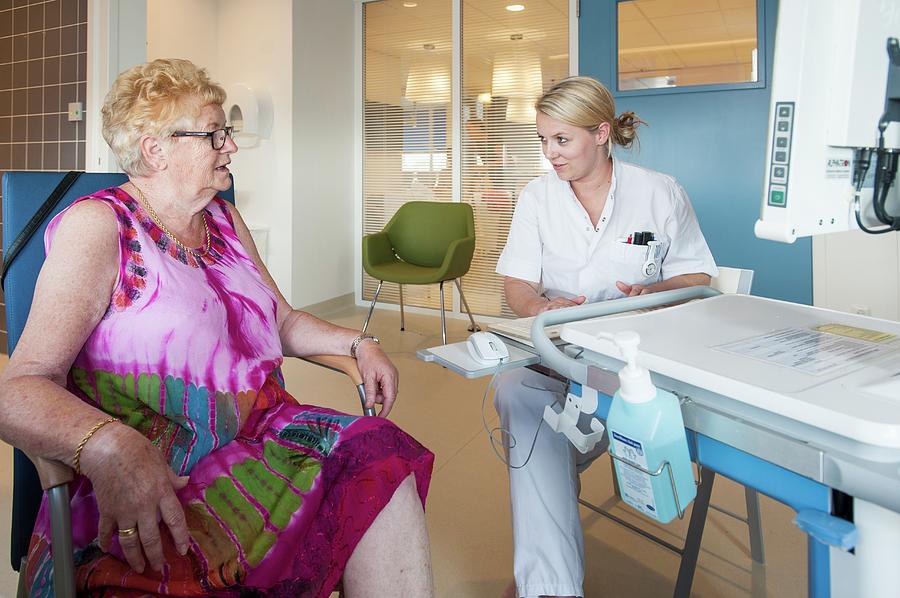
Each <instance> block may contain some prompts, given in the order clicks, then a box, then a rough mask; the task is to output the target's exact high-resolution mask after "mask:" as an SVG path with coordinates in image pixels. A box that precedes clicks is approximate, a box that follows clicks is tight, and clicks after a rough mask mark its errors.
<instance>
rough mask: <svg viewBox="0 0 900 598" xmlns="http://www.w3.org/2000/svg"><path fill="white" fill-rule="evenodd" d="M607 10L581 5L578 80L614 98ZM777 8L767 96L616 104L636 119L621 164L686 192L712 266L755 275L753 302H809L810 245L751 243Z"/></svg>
mask: <svg viewBox="0 0 900 598" xmlns="http://www.w3.org/2000/svg"><path fill="white" fill-rule="evenodd" d="M613 1H614V0H581V18H580V21H579V31H578V36H579V49H578V60H579V64H580V71H581V74H584V75H590V76H592V77H595V78H597V79H598V80H600V81H601V82H603V83H604V84H605V85H607V86H608V87H609V88H610V89H613V83H614V82H613V81H612V63H613V51H614V50H613V31H614V29H613V23H612V19H613V15H614V14H615V13H614V11H613V8H614V7H613ZM776 13H777V3H776V0H765V15H764V17H765V19H764V21H765V30H766V60H767V65H766V73H765V75H766V81H767V85H766V87H763V88H759V89H735V90H726V91H698V92H691V93H661V94H658V95H642V96H623V97H619V98H617V99H616V109H617V111H618V112H623V111H626V110H633V111H634V112H635V113H636V114H637V115H638V116H640V117H641V118H642V119H643V120H645V121H647V122H648V123H649V124H650V126H648V127H641V128H640V129H639V131H640V140H641V145H640V150H639V151H633V152H625V153H622V154H621V156H622V158H623V159H625V160H628V161H632V162H637V163H639V164H643V165H645V166H647V167H649V168H653V169H655V170H659V171H661V172H665V173H667V174H671V175H673V176H675V177H676V178H677V179H678V180H679V182H680V183H681V184H682V185H683V186H684V188H685V189H686V190H687V192H688V195H689V196H690V198H691V202H692V203H693V205H694V209H695V210H696V212H697V216H698V218H699V219H700V226H701V227H702V229H703V234H704V235H705V236H706V240H707V242H708V243H709V245H710V248H711V249H712V252H713V255H714V256H715V258H716V262H717V263H719V264H720V265H723V266H734V267H741V268H750V269H753V270H754V271H755V276H754V279H753V294H754V295H762V296H765V297H773V298H776V299H784V300H787V301H793V302H797V303H806V304H811V303H812V242H811V240H810V239H809V238H804V239H798V240H797V241H796V242H795V243H793V244H791V245H787V244H783V243H776V242H774V241H765V240H762V239H757V238H756V237H755V236H754V234H753V224H754V223H755V222H756V219H757V218H758V217H759V206H760V198H761V196H762V187H763V173H764V170H763V168H764V158H765V150H766V133H767V121H768V114H769V92H770V88H769V85H768V81H769V79H770V77H769V76H768V75H769V73H771V65H772V56H773V54H774V42H775V17H776Z"/></svg>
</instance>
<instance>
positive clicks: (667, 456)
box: [603, 331, 697, 523]
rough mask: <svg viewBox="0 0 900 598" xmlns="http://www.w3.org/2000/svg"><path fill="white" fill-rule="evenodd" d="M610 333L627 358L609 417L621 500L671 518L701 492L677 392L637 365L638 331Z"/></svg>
mask: <svg viewBox="0 0 900 598" xmlns="http://www.w3.org/2000/svg"><path fill="white" fill-rule="evenodd" d="M603 336H606V335H605V334H604V335H603ZM609 338H610V339H611V340H612V341H613V342H615V344H616V346H618V348H619V350H620V351H621V352H622V356H623V357H624V358H625V362H626V365H625V367H623V368H622V369H621V370H620V371H619V381H620V387H619V390H618V392H616V394H615V395H613V400H612V406H611V407H610V410H609V416H608V418H607V420H606V427H607V429H608V430H609V452H610V454H612V455H615V457H617V458H616V459H614V461H615V469H616V477H617V478H618V481H619V490H620V492H621V494H622V500H624V501H625V503H626V504H628V505H630V506H632V507H633V508H635V509H637V510H638V511H640V512H641V513H643V514H645V515H647V516H648V517H652V518H653V519H656V520H658V521H661V522H663V523H667V522H669V521H671V520H672V519H673V518H675V517H677V516H678V515H679V513H678V505H680V506H681V510H682V512H683V511H684V509H685V508H687V505H688V504H689V503H690V502H691V501H692V500H694V497H695V496H696V495H697V487H696V484H695V483H694V473H693V468H692V467H691V458H690V453H689V451H688V445H687V438H686V436H685V432H684V420H683V419H682V417H681V407H680V405H679V403H678V398H677V397H676V396H675V395H673V394H672V393H670V392H667V391H664V390H660V389H658V388H656V386H654V385H653V382H652V381H651V380H650V372H649V371H647V369H646V368H643V367H640V366H639V365H638V363H637V354H638V345H639V344H640V340H641V339H640V336H638V334H637V333H636V332H630V331H628V332H620V333H617V334H615V335H609ZM623 461H625V462H623ZM666 462H668V464H669V466H670V468H671V475H670V469H669V467H666V466H664V463H666ZM635 465H637V466H639V467H640V468H642V469H643V470H645V471H641V469H639V468H638V467H635ZM646 472H651V473H646ZM657 472H658V475H652V474H653V473H657ZM673 481H674V486H675V488H676V489H677V494H678V498H677V501H678V502H677V503H676V498H675V494H674V493H673V492H672V485H673Z"/></svg>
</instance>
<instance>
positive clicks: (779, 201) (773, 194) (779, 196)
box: [769, 189, 785, 206]
mask: <svg viewBox="0 0 900 598" xmlns="http://www.w3.org/2000/svg"><path fill="white" fill-rule="evenodd" d="M784 203H785V202H784V191H776V190H775V189H772V190H771V191H770V192H769V205H772V206H783V205H784Z"/></svg>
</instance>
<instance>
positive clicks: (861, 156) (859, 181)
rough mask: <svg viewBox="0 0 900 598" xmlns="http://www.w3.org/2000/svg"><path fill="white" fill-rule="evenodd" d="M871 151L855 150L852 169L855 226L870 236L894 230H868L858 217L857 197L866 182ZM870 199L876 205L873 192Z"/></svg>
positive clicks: (865, 149) (867, 149)
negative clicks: (854, 189)
mask: <svg viewBox="0 0 900 598" xmlns="http://www.w3.org/2000/svg"><path fill="white" fill-rule="evenodd" d="M872 151H873V150H871V149H869V148H867V147H863V148H859V149H858V150H856V158H855V163H854V168H853V186H854V187H855V188H856V193H854V194H853V212H854V214H855V215H856V224H857V226H859V229H860V230H861V231H863V232H866V233H869V234H870V235H881V234H884V233H889V232H892V231H893V230H894V229H893V227H890V226H889V227H887V228H877V229H876V228H868V227H866V225H865V224H863V221H862V217H861V215H860V202H859V195H860V193H862V187H863V183H864V182H865V180H866V174H867V173H868V172H869V166H870V165H871V163H872V161H871V158H872ZM875 152H876V155H877V153H878V150H875ZM877 162H878V161H877V159H876V164H877ZM876 168H877V165H876ZM876 178H877V172H876ZM872 199H873V202H872V203H873V204H874V203H876V201H875V195H874V191H873V195H872Z"/></svg>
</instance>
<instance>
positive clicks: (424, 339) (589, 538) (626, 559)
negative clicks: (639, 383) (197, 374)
mask: <svg viewBox="0 0 900 598" xmlns="http://www.w3.org/2000/svg"><path fill="white" fill-rule="evenodd" d="M338 316H339V317H336V318H333V319H334V321H337V322H339V323H341V324H345V325H347V326H353V327H359V326H360V325H361V323H362V321H363V318H364V317H365V311H364V310H361V309H353V310H350V311H348V312H344V313H342V314H338ZM371 331H372V332H374V333H375V334H377V335H378V336H380V337H381V339H382V344H383V346H384V347H385V349H386V350H387V351H388V353H389V354H390V355H391V357H392V359H394V361H395V363H396V364H397V367H398V369H399V370H400V374H401V383H400V394H399V399H398V403H397V406H396V408H395V410H394V412H393V419H394V420H395V421H396V422H397V423H398V424H399V425H401V426H402V427H403V428H405V429H406V430H407V431H409V432H410V433H412V434H413V435H414V436H415V437H416V438H418V439H419V440H420V441H421V442H422V443H423V444H425V445H426V446H428V447H429V448H431V450H433V451H434V453H435V456H436V462H435V470H434V477H433V480H432V486H431V492H430V494H429V498H428V505H427V516H428V525H429V532H430V535H431V543H432V553H433V560H434V577H435V585H436V588H437V595H438V596H439V597H440V598H483V597H486V598H491V597H495V596H498V595H499V594H500V592H501V591H502V589H503V588H504V587H505V586H506V584H507V583H508V581H509V580H510V579H511V566H512V548H511V536H512V532H511V526H510V520H509V499H508V488H507V481H506V473H505V469H504V466H503V465H502V464H501V463H500V462H499V461H498V460H497V458H496V457H495V456H494V454H493V452H492V451H491V449H490V446H489V444H488V440H487V437H486V434H485V432H484V430H483V429H482V423H481V415H480V410H481V399H482V394H483V391H484V389H485V387H486V385H487V380H486V379H482V380H465V379H463V378H461V377H459V376H456V375H454V374H452V373H451V372H449V371H448V370H445V369H442V368H440V367H438V366H435V365H432V364H425V363H423V362H421V361H419V360H417V359H416V357H415V352H416V350H418V349H421V348H426V347H429V346H433V345H436V344H439V343H440V322H439V320H438V318H436V317H434V316H421V315H412V316H408V317H407V321H406V332H402V333H401V332H400V331H399V314H398V313H397V312H392V311H378V312H376V314H375V317H374V319H373V323H372V326H371ZM467 334H468V333H467V332H466V329H465V323H464V322H462V321H458V320H451V321H449V332H448V336H449V337H450V339H449V340H450V341H451V342H453V341H456V340H461V339H463V338H465V336H466V335H467ZM5 363H6V358H5V357H4V356H0V367H2V366H3V365H5ZM285 376H286V378H287V383H288V388H289V389H290V390H291V391H292V392H294V394H295V395H297V396H298V397H302V398H303V399H304V400H307V401H310V402H314V403H319V404H323V405H329V406H333V407H336V408H339V409H343V410H345V411H348V412H351V413H356V412H358V409H359V406H358V400H357V398H356V394H355V392H354V390H353V389H352V387H350V386H349V384H348V382H347V380H346V379H345V378H344V377H342V376H340V375H338V374H334V373H332V372H328V371H325V370H322V369H321V368H316V367H314V366H310V365H308V364H305V363H302V362H298V361H296V360H292V361H291V362H288V363H287V364H286V365H285ZM488 410H489V411H488V413H487V415H488V418H489V419H488V421H489V422H491V421H495V420H496V416H495V415H494V413H493V410H492V408H491V407H490V406H488ZM10 463H11V452H10V448H9V447H8V446H6V445H3V444H2V443H0V538H7V537H8V536H9V525H10V518H9V515H8V514H9V513H10V491H9V487H10V475H11V474H10ZM582 487H583V496H584V498H586V499H587V500H589V501H591V502H594V503H597V504H600V503H604V502H605V501H607V500H608V497H609V496H611V495H612V491H611V479H610V469H609V465H608V463H607V462H606V458H605V457H604V458H602V459H601V460H600V461H598V462H597V463H595V464H594V466H592V467H591V469H589V470H588V472H586V474H585V475H584V476H583V478H582ZM713 502H714V503H716V504H718V505H720V506H722V507H725V508H727V509H729V510H731V511H733V512H739V513H743V512H744V506H743V505H744V502H743V490H742V488H741V487H740V486H738V485H736V484H734V483H732V482H730V481H728V480H726V479H724V478H721V477H720V478H719V479H718V480H717V481H716V485H715V489H714V493H713ZM761 503H762V513H763V528H764V542H765V550H766V566H765V568H764V570H763V571H756V572H753V571H752V569H751V561H750V557H749V548H748V542H747V528H746V526H745V525H743V524H742V523H740V522H737V521H734V520H733V519H731V518H729V517H727V516H725V515H723V514H721V513H717V512H712V511H711V512H710V515H709V518H708V520H707V526H706V531H705V534H704V537H703V543H702V550H701V555H700V562H699V566H698V568H697V573H696V576H695V579H694V586H693V593H692V595H693V596H698V597H710V598H711V597H743V596H754V597H758V596H776V597H793V596H804V595H805V594H806V550H805V546H806V543H805V538H804V536H803V535H802V534H801V533H800V532H799V531H798V530H797V529H796V528H795V527H794V525H793V524H792V523H791V518H792V516H793V512H792V511H791V510H790V509H788V508H787V507H785V506H783V505H781V504H779V503H776V502H774V501H772V500H769V499H768V498H766V497H761ZM614 512H616V513H617V514H618V515H619V516H621V517H623V518H626V519H628V520H630V521H633V522H641V524H642V525H643V526H644V527H645V528H646V529H651V530H653V529H655V531H656V532H657V533H659V534H661V535H662V536H664V537H665V538H666V539H668V540H669V541H670V542H672V543H675V544H678V543H680V542H681V540H682V539H683V537H684V532H685V530H686V525H685V524H683V523H680V524H678V525H671V526H661V527H657V526H653V525H651V524H650V523H648V522H647V520H642V519H641V518H640V517H639V516H637V515H634V514H633V513H631V512H629V511H628V510H627V509H626V508H623V507H621V506H615V507H614ZM582 521H583V524H584V530H585V546H586V562H587V565H588V567H587V569H588V570H587V574H586V580H585V592H586V595H587V596H588V597H590V598H593V597H606V596H609V597H620V596H628V597H629V598H655V597H663V596H671V594H672V589H673V587H674V582H675V577H676V575H677V571H678V559H677V557H676V556H675V555H673V554H672V553H670V552H668V551H667V550H665V549H663V548H660V547H657V546H655V545H654V544H652V543H650V542H648V541H647V540H645V539H643V538H641V537H640V536H637V535H635V534H634V533H632V532H629V531H627V530H625V529H624V528H621V527H619V526H617V525H615V524H613V523H611V522H609V521H608V520H606V519H604V518H602V517H600V516H599V515H596V514H593V513H591V512H590V511H587V510H583V516H582ZM8 551H9V544H8V542H6V541H5V540H4V541H3V542H0V597H5V596H14V595H15V587H16V585H15V584H16V579H17V577H16V575H15V573H14V572H12V570H11V569H10V568H9V565H8V562H9V552H8ZM754 580H755V581H754Z"/></svg>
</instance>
